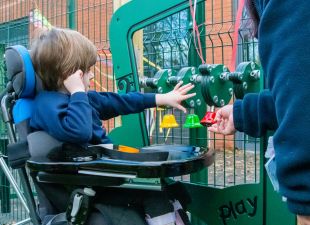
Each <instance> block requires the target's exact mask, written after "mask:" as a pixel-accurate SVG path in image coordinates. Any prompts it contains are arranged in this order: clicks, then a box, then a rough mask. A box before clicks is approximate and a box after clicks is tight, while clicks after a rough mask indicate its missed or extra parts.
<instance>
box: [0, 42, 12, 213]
mask: <svg viewBox="0 0 310 225" xmlns="http://www.w3.org/2000/svg"><path fill="white" fill-rule="evenodd" d="M4 52H5V45H4V44H0V79H1V80H0V91H2V90H3V89H4V87H5V79H4V78H5V63H4ZM0 125H1V126H0V154H4V155H6V153H7V151H6V146H7V145H8V140H7V138H6V135H5V132H6V130H5V125H4V122H3V121H2V120H1V121H0ZM5 161H6V162H7V159H5ZM0 200H1V210H0V212H1V213H10V211H11V202H10V183H9V181H8V179H7V178H6V176H5V175H4V173H3V172H2V171H0Z"/></svg>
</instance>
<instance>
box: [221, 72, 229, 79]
mask: <svg viewBox="0 0 310 225" xmlns="http://www.w3.org/2000/svg"><path fill="white" fill-rule="evenodd" d="M220 80H222V81H226V80H229V73H228V72H223V73H221V74H220Z"/></svg>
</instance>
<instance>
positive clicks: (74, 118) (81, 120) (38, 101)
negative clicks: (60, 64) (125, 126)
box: [30, 91, 156, 145]
mask: <svg viewBox="0 0 310 225" xmlns="http://www.w3.org/2000/svg"><path fill="white" fill-rule="evenodd" d="M155 106H156V103H155V94H141V93H138V92H131V93H128V94H124V95H119V94H116V93H111V92H100V93H99V92H95V91H89V92H88V93H84V92H77V93H75V94H73V95H71V96H70V95H67V94H63V93H60V92H51V91H42V92H41V93H40V94H38V95H37V96H36V98H35V103H34V110H33V114H32V117H31V119H30V126H31V127H32V128H33V129H34V130H44V131H46V132H47V133H49V134H50V135H51V136H53V137H54V138H56V139H58V140H60V141H63V142H71V143H77V144H81V145H84V144H87V143H90V144H101V143H110V142H111V141H110V140H109V138H108V137H107V136H106V130H105V129H104V128H103V127H102V120H108V119H110V118H113V117H116V116H118V115H126V114H130V113H138V112H141V111H143V110H144V109H146V108H151V107H155Z"/></svg>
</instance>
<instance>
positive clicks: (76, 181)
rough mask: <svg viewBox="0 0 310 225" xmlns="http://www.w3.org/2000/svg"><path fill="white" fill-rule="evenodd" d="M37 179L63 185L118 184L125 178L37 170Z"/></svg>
mask: <svg viewBox="0 0 310 225" xmlns="http://www.w3.org/2000/svg"><path fill="white" fill-rule="evenodd" d="M36 178H37V181H38V182H41V183H54V184H65V185H83V186H102V187H107V186H119V185H122V184H124V183H125V181H126V179H124V178H120V177H102V176H93V175H84V174H60V173H46V172H38V174H37V176H36Z"/></svg>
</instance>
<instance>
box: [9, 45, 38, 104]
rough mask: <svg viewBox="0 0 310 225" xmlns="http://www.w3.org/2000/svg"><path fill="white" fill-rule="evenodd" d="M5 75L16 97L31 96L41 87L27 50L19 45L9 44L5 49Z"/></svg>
mask: <svg viewBox="0 0 310 225" xmlns="http://www.w3.org/2000/svg"><path fill="white" fill-rule="evenodd" d="M5 61H6V68H7V77H8V80H9V81H12V84H13V89H14V91H15V93H16V94H17V96H18V98H33V97H34V96H35V94H36V92H37V91H38V90H40V89H42V84H41V82H40V79H38V77H37V76H36V74H35V71H34V68H33V65H32V61H31V57H30V54H29V51H28V50H27V49H26V48H25V47H24V46H21V45H14V46H10V47H8V48H7V49H6V51H5Z"/></svg>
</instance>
